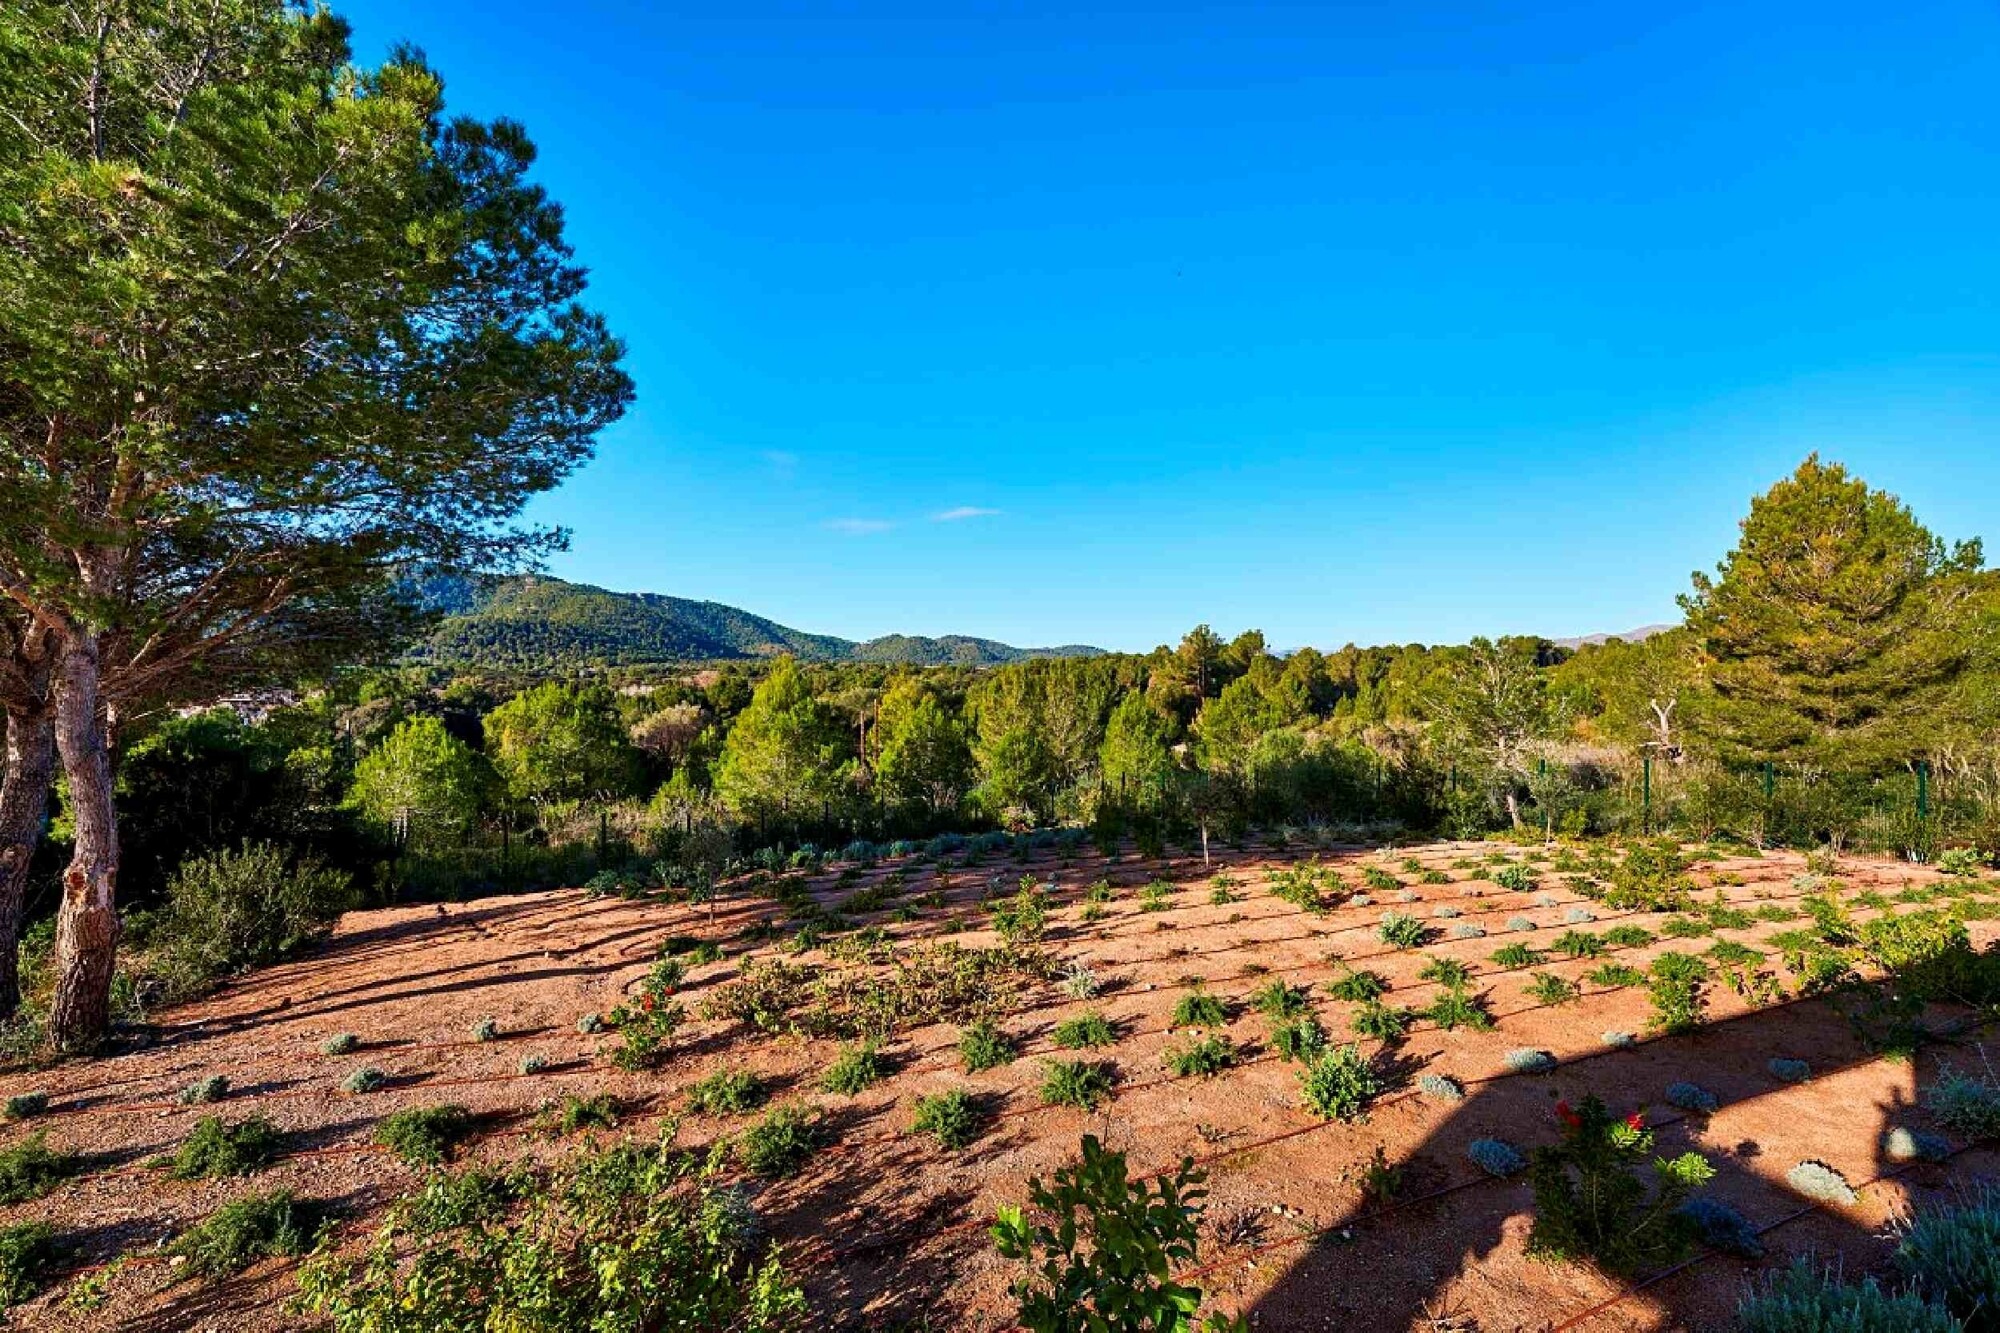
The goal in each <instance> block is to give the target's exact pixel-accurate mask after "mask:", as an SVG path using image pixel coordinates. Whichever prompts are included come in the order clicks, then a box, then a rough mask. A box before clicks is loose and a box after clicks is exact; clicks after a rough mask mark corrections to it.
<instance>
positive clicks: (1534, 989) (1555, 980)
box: [1526, 972, 1582, 1004]
mask: <svg viewBox="0 0 2000 1333" xmlns="http://www.w3.org/2000/svg"><path fill="white" fill-rule="evenodd" d="M1526 989H1527V995H1528V998H1529V999H1531V1000H1533V1001H1534V1002H1535V1003H1536V1004H1573V1003H1575V1002H1576V999H1577V997H1578V996H1579V995H1580V994H1581V993H1582V992H1580V991H1578V990H1577V988H1576V983H1575V982H1574V981H1566V980H1564V979H1563V978H1562V977H1559V976H1557V975H1555V974H1554V973H1553V972H1537V973H1535V975H1534V977H1533V978H1532V979H1531V980H1530V981H1529V982H1528V985H1527V988H1526Z"/></svg>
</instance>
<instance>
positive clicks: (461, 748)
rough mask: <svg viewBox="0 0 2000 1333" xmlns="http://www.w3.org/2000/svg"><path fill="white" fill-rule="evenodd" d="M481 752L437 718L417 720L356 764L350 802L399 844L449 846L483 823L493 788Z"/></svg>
mask: <svg viewBox="0 0 2000 1333" xmlns="http://www.w3.org/2000/svg"><path fill="white" fill-rule="evenodd" d="M492 778H493V773H492V769H491V768H489V767H488V765H487V763H486V761H485V759H484V758H483V757H482V756H481V755H480V753H479V752H478V751H477V750H475V749H473V748H472V747H471V746H470V745H467V744H466V743H465V742H464V741H461V740H459V739H458V738H457V737H456V736H453V735H452V734H451V733H450V732H449V731H446V730H445V727H444V723H442V722H440V721H438V720H437V719H436V718H434V717H413V718H410V719H408V720H406V721H405V722H403V723H402V724H401V725H400V726H398V727H397V728H396V729H395V730H394V731H392V732H390V733H389V736H388V738H387V739H386V740H384V741H383V742H382V743H381V744H380V745H377V746H376V747H375V748H374V749H372V750H370V751H369V752H368V753H367V754H365V755H363V756H361V761H360V762H359V763H357V764H356V765H355V766H354V786H353V788H352V790H351V791H350V793H349V797H348V799H349V800H350V801H352V802H353V804H354V806H355V808H356V809H358V810H360V811H361V812H362V813H363V814H365V815H366V816H368V817H369V818H370V819H372V820H374V821H375V822H376V823H378V824H380V825H382V826H383V827H385V828H387V829H388V830H389V831H390V832H391V833H392V834H393V835H394V836H395V839H396V842H397V844H398V845H399V846H416V847H425V848H436V847H445V846H449V845H451V844H452V843H453V842H455V841H457V840H458V839H459V838H461V837H462V836H464V834H465V832H466V831H467V830H468V829H470V828H471V827H472V826H473V824H474V823H475V822H477V820H478V819H479V814H480V811H481V810H482V809H484V808H485V804H486V800H487V797H488V795H489V793H490V792H491V789H492Z"/></svg>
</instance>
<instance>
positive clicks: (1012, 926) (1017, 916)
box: [988, 881, 1049, 944]
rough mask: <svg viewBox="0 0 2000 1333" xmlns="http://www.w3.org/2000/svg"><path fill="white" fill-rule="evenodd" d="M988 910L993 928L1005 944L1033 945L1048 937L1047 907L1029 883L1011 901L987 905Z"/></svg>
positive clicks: (1005, 900) (1037, 890)
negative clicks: (1045, 936)
mask: <svg viewBox="0 0 2000 1333" xmlns="http://www.w3.org/2000/svg"><path fill="white" fill-rule="evenodd" d="M988 910H989V911H991V912H992V913H993V928H994V929H995V930H997V931H998V932H999V933H1000V938H1001V939H1003V940H1005V941H1006V942H1007V943H1009V944H1033V943H1034V942H1035V941H1037V940H1039V939H1041V938H1042V936H1043V935H1045V934H1047V933H1048V928H1049V908H1048V904H1047V903H1046V902H1045V901H1044V900H1043V898H1042V894H1041V891H1040V890H1039V889H1037V888H1036V887H1035V886H1034V884H1033V882H1032V881H1030V882H1029V883H1027V884H1026V885H1025V886H1024V887H1023V888H1022V889H1021V891H1020V892H1019V893H1017V894H1015V895H1014V896H1013V897H1012V898H1007V899H1004V900H1002V901H1000V902H997V903H993V904H990V905H989V907H988Z"/></svg>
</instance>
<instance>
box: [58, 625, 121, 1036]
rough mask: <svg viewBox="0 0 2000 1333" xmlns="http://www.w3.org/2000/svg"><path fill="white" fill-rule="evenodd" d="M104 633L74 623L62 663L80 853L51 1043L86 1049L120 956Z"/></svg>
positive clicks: (66, 876) (63, 746) (100, 1029)
mask: <svg viewBox="0 0 2000 1333" xmlns="http://www.w3.org/2000/svg"><path fill="white" fill-rule="evenodd" d="M99 667H100V663H99V647H98V636H97V633H96V632H95V631H94V630H89V629H83V628H75V629H72V630H71V631H69V632H68V633H66V634H65V635H64V637H63V643H62V647H61V651H60V654H59V656H58V657H57V661H56V675H55V701H56V727H55V730H56V749H57V752H58V753H59V754H60V755H61V756H62V765H63V775H64V776H65V777H66V778H68V779H69V805H70V811H71V814H72V816H73V818H74V820H75V824H76V852H75V855H74V856H73V857H71V859H70V863H69V867H68V869H66V870H64V871H63V895H62V906H61V908H60V910H59V911H58V912H57V914H56V990H55V999H54V1001H53V1002H52V1003H51V1005H50V1006H49V1045H50V1046H52V1047H54V1048H55V1049H56V1050H59V1051H71V1050H86V1049H89V1048H90V1047H92V1046H94V1045H96V1044H97V1042H98V1041H99V1040H100V1039H101V1038H102V1037H103V1036H104V1034H105V1032H106V1031H107V1030H108V1029H109V1028H110V1026H111V977H112V973H113V971H114V969H115V967H116V964H117V956H118V934H119V921H118V907H117V884H118V821H117V817H116V815H115V813H114V812H113V809H112V803H111V746H110V738H109V727H108V724H107V721H106V715H105V710H104V700H103V696H102V691H101V688H100V682H99Z"/></svg>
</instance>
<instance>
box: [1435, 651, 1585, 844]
mask: <svg viewBox="0 0 2000 1333" xmlns="http://www.w3.org/2000/svg"><path fill="white" fill-rule="evenodd" d="M1537 647H1538V644H1537V641H1536V640H1533V639H1502V640H1501V641H1500V642H1499V643H1495V642H1493V641H1492V640H1491V639H1485V638H1479V639H1474V640H1473V641H1472V643H1471V645H1470V646H1469V647H1468V648H1467V649H1466V650H1465V651H1464V653H1463V654H1462V655H1461V656H1459V657H1458V658H1457V659H1456V660H1454V661H1453V662H1452V664H1451V666H1450V667H1449V668H1448V669H1447V670H1446V672H1445V673H1444V676H1443V678H1442V679H1441V680H1439V681H1438V682H1437V683H1436V684H1435V685H1434V686H1433V687H1432V688H1431V690H1430V692H1429V694H1428V696H1427V697H1426V699H1425V707H1426V711H1427V712H1428V713H1429V714H1430V717H1431V721H1432V725H1433V726H1434V727H1435V728H1436V729H1437V731H1438V733H1439V736H1440V739H1441V740H1442V741H1443V742H1444V743H1445V745H1446V747H1447V748H1449V749H1451V750H1453V751H1456V752H1457V753H1459V754H1461V755H1464V756H1465V757H1466V758H1467V759H1469V760H1471V761H1473V762H1475V763H1478V764H1480V765H1481V766H1482V767H1485V768H1487V769H1489V770H1490V771H1491V773H1492V775H1493V779H1494V782H1495V784H1496V785H1497V786H1498V788H1499V789H1500V794H1501V799H1502V801H1503V802H1504V803H1505V805H1506V807H1507V818H1508V819H1509V821H1511V822H1512V824H1513V825H1514V827H1515V828H1519V827H1521V801H1520V792H1519V790H1518V784H1519V782H1520V781H1521V779H1522V778H1523V777H1524V776H1525V775H1526V773H1527V760H1528V758H1529V756H1530V754H1531V753H1532V752H1533V750H1534V748H1535V746H1536V745H1537V744H1538V743H1539V742H1541V741H1544V740H1546V739H1548V738H1549V737H1551V736H1553V735H1555V734H1556V733H1557V732H1558V731H1559V730H1560V729H1561V727H1562V724H1563V722H1564V720H1565V719H1564V710H1563V708H1562V706H1561V704H1560V702H1559V701H1557V700H1556V699H1554V698H1552V697H1551V696H1550V693H1549V689H1548V681H1547V679H1546V677H1545V676H1544V675H1543V672H1542V668H1541V666H1540V665H1539V663H1538V662H1537V660H1536V653H1537Z"/></svg>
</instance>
